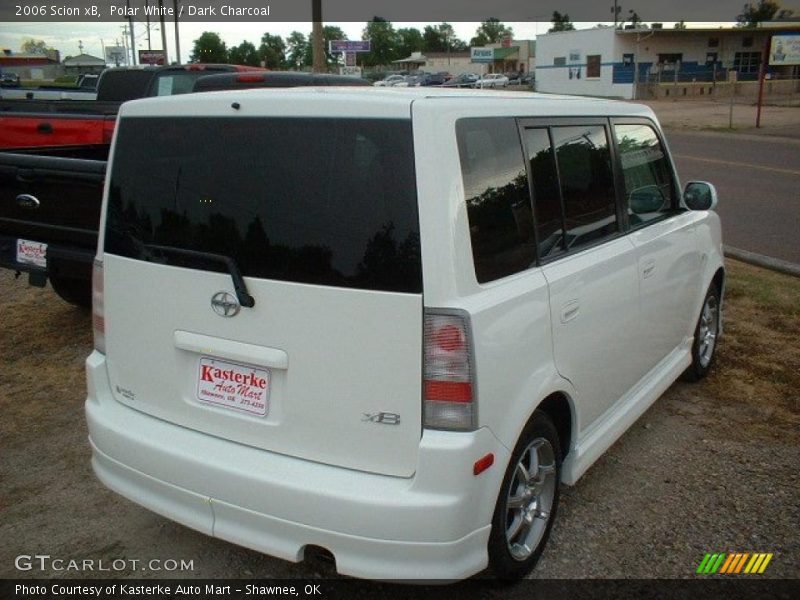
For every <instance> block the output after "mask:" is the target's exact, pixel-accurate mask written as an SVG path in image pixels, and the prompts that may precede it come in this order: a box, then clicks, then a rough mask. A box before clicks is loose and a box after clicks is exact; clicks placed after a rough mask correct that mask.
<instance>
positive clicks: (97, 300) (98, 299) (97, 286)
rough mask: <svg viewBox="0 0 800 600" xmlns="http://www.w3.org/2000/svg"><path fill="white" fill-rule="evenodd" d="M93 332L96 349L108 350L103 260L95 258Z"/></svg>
mask: <svg viewBox="0 0 800 600" xmlns="http://www.w3.org/2000/svg"><path fill="white" fill-rule="evenodd" d="M92 333H93V334H94V349H95V350H97V351H98V352H102V353H103V354H105V352H106V319H105V311H104V310H103V261H101V260H95V261H94V265H93V266H92Z"/></svg>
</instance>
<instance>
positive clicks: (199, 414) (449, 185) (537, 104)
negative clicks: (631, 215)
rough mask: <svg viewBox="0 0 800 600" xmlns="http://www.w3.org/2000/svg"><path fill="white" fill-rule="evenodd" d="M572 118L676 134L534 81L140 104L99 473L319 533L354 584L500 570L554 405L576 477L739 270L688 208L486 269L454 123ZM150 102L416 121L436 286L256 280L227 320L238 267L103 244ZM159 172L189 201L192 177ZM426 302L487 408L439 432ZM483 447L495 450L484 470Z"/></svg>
mask: <svg viewBox="0 0 800 600" xmlns="http://www.w3.org/2000/svg"><path fill="white" fill-rule="evenodd" d="M232 107H233V108H232ZM556 116H557V118H558V119H566V120H567V122H570V119H572V120H574V122H575V123H582V122H584V121H586V120H589V121H592V122H596V123H601V124H603V123H605V124H606V125H605V126H606V127H610V126H609V125H608V123H609V121H607V119H608V118H609V117H610V116H614V117H619V118H621V119H622V120H623V121H624V120H626V119H631V120H633V121H635V122H640V121H642V120H644V121H647V122H649V123H652V127H653V128H654V130H655V131H659V129H658V125H657V121H656V119H655V116H654V115H653V113H652V111H651V110H650V109H649V108H647V107H645V106H639V105H633V104H627V103H616V102H610V101H600V100H593V99H591V100H590V99H577V98H568V97H556V96H549V95H548V96H539V95H536V94H527V93H513V94H511V93H504V92H501V93H489V94H480V95H479V94H475V93H474V92H470V91H460V90H430V89H409V90H405V91H399V90H391V91H384V90H377V89H374V88H365V89H360V88H341V89H337V88H317V89H314V88H307V89H300V88H297V89H289V90H249V91H232V92H222V93H209V94H201V95H193V96H192V97H190V98H189V97H168V98H156V99H147V100H141V101H138V100H137V101H133V102H128V103H125V104H124V105H123V106H122V108H121V111H120V117H119V119H120V126H118V127H117V129H116V131H115V137H114V141H113V143H112V151H111V159H110V164H109V174H110V175H109V177H108V178H107V180H106V191H105V196H104V202H103V214H102V221H101V223H102V225H101V233H100V243H99V247H98V254H97V263H96V269H97V271H96V275H97V284H96V292H95V309H94V310H95V313H96V323H100V322H101V321H100V320H102V322H104V326H102V327H100V328H99V329H98V331H96V339H97V340H98V342H97V345H98V347H99V350H96V351H95V352H93V353H92V354H91V356H89V358H88V359H87V363H86V369H87V378H88V399H87V402H86V415H87V420H88V426H89V434H90V442H91V446H92V452H93V458H92V465H93V468H94V470H95V473H96V474H97V476H98V477H99V479H100V480H101V481H102V482H103V483H104V484H105V485H106V486H108V487H109V488H111V489H112V490H115V491H116V492H118V493H119V494H121V495H123V496H125V497H127V498H129V499H131V500H133V501H134V502H137V503H139V504H141V505H142V506H145V507H147V508H149V509H150V510H153V511H155V512H157V513H159V514H161V515H164V516H166V517H168V518H170V519H172V520H175V521H177V522H179V523H182V524H184V525H186V526H188V527H191V528H193V529H196V530H198V531H201V532H203V533H205V534H207V535H210V536H214V537H218V538H221V539H224V540H228V541H230V542H233V543H235V544H239V545H243V546H246V547H249V548H253V549H256V550H259V551H262V552H264V553H267V554H270V555H274V556H277V557H280V558H283V559H286V560H289V561H300V560H302V559H303V556H304V552H305V550H306V548H307V547H309V546H321V547H324V548H326V549H327V550H329V551H330V552H331V553H332V554H333V555H334V557H335V559H336V565H337V569H338V571H339V572H341V573H344V574H348V575H353V576H357V577H365V578H380V579H393V580H395V579H428V578H432V579H459V578H465V577H468V576H470V575H473V574H475V573H477V572H479V571H481V570H482V569H484V568H485V567H486V566H487V562H488V558H487V542H488V540H489V536H490V531H491V522H492V514H493V511H494V508H495V503H496V501H497V498H498V493H499V490H500V488H501V482H502V481H503V476H504V472H505V470H506V466H507V465H508V464H509V460H510V458H511V451H512V449H513V448H514V447H515V444H516V443H517V440H518V439H519V437H520V434H521V432H522V430H523V427H524V426H525V423H526V422H527V421H528V420H529V419H530V418H531V415H532V414H533V413H534V411H535V410H536V409H537V407H539V406H540V404H541V403H542V402H543V401H544V400H545V399H548V398H556V397H557V398H560V399H561V401H562V403H563V404H562V409H563V410H564V411H567V412H565V413H564V414H568V419H567V421H568V422H567V423H564V424H562V425H564V426H565V427H566V430H565V432H564V436H565V440H564V444H565V460H564V463H563V468H562V470H561V481H562V482H563V483H565V484H569V485H571V484H574V483H575V482H576V481H578V479H579V478H580V477H581V475H582V474H583V473H584V472H585V471H586V469H588V468H589V466H590V465H591V464H592V463H593V462H594V461H595V460H597V458H598V457H599V456H600V455H601V454H602V453H603V452H604V451H605V450H606V449H607V448H608V447H609V446H611V444H613V443H614V441H615V440H616V439H617V438H619V436H620V435H622V433H623V432H625V430H626V429H627V428H628V427H629V426H630V425H631V424H632V423H633V422H634V421H635V420H636V419H637V418H638V417H639V416H640V415H642V413H644V411H645V410H647V408H648V407H649V406H650V405H651V404H652V403H653V402H654V401H655V400H656V399H657V398H658V397H659V396H660V395H661V394H663V393H664V392H665V390H666V389H667V388H668V387H669V386H670V385H671V384H672V382H673V381H674V380H675V379H676V378H677V377H678V376H679V375H680V374H681V372H682V371H683V370H684V369H685V368H686V367H687V366H688V365H689V364H690V363H691V361H692V356H691V348H692V343H693V334H694V330H695V323H696V322H697V320H698V315H699V314H700V308H701V306H702V304H703V297H704V294H705V291H706V290H707V289H708V288H709V286H711V285H713V282H714V281H715V280H717V278H721V274H722V268H723V259H722V247H721V237H720V223H719V219H718V217H717V215H716V213H715V212H713V211H690V210H682V211H678V212H676V213H675V214H674V215H673V216H670V217H669V218H666V219H663V220H660V221H658V222H656V223H654V224H652V225H649V226H647V227H643V228H640V229H637V230H635V231H624V232H621V233H620V234H619V235H616V236H614V237H613V239H609V240H607V241H605V242H603V243H600V244H596V245H591V246H589V247H586V248H585V249H582V250H580V251H576V252H567V253H566V254H565V256H563V257H562V258H560V259H558V260H553V261H548V262H543V263H542V264H538V265H537V264H533V265H531V266H530V268H528V269H526V270H524V271H522V272H519V273H515V274H512V275H510V276H506V277H501V278H498V279H496V280H494V281H491V282H488V283H479V282H478V280H477V278H476V271H475V267H474V260H473V250H472V248H471V241H470V235H471V233H470V227H469V222H470V221H469V218H470V217H469V215H468V210H467V206H466V203H465V187H464V183H463V180H462V167H461V165H460V161H459V150H458V146H457V140H456V135H455V132H456V127H457V123H458V122H459V120H464V119H481V118H487V117H491V118H497V119H520V118H523V117H524V118H526V119H527V118H530V119H534V120H538V121H536V122H542V121H545V122H546V121H547V120H548V119H555V118H556ZM150 117H157V118H158V119H160V120H161V121H162V122H164V123H169V122H170V120H172V119H204V118H211V117H213V118H215V119H217V118H219V119H225V120H227V121H226V122H230V123H231V124H234V123H235V122H236V120H237V119H243V118H246V119H251V121H250V122H253V123H255V122H257V120H259V119H264V120H269V119H275V118H277V119H284V120H285V119H292V118H297V119H305V118H310V119H314V120H317V121H319V120H325V119H329V118H330V119H334V118H335V119H374V120H377V121H383V120H396V121H397V122H401V123H405V124H410V127H411V131H412V132H413V149H414V156H413V157H411V159H412V161H413V166H414V171H415V173H416V198H417V202H418V211H419V246H420V248H421V259H420V260H421V278H422V290H423V291H422V292H421V293H405V292H403V293H400V292H392V291H382V292H373V291H368V290H363V289H357V288H344V287H333V286H331V287H328V286H326V285H312V284H307V283H302V282H292V281H280V280H276V279H260V278H257V277H251V276H247V275H245V277H244V279H245V281H246V284H247V288H248V290H249V293H250V294H252V296H253V297H254V298H255V306H254V307H253V308H241V311H240V312H239V314H237V315H236V316H234V317H232V318H225V317H223V316H220V315H219V314H216V313H215V310H217V309H219V310H223V309H224V310H226V311H227V309H225V307H224V306H223V307H222V308H220V305H217V306H216V308H214V309H213V310H212V306H211V305H210V303H209V302H210V300H211V299H212V296H215V294H216V293H218V292H220V291H226V292H227V293H229V295H233V294H235V292H234V290H233V287H232V283H231V281H232V278H231V276H230V275H229V274H228V273H227V272H226V271H225V270H224V269H222V271H221V272H217V271H213V272H212V271H206V270H200V269H197V268H185V267H182V266H178V265H174V264H166V263H165V262H163V261H160V260H156V261H155V262H147V261H144V260H138V259H134V258H130V257H126V256H121V255H119V254H115V253H112V252H109V251H108V250H106V249H104V248H106V247H107V246H108V244H109V243H110V241H109V235H110V233H109V231H110V230H109V229H108V228H107V227H106V223H107V221H108V220H109V219H110V218H111V214H110V208H109V206H110V197H111V196H112V195H113V194H114V193H116V192H114V191H113V190H112V183H111V182H112V181H114V179H115V177H116V175H115V172H116V171H115V170H116V169H118V168H120V169H122V166H121V163H120V166H118V165H117V164H115V163H116V161H117V160H120V161H121V160H122V159H120V158H119V156H122V154H121V152H122V151H123V150H124V149H125V144H126V137H125V136H126V135H127V134H126V133H125V132H126V131H129V130H130V128H128V129H126V126H125V124H126V123H128V122H131V123H133V120H135V119H148V118H150ZM520 122H521V121H520ZM404 126H405V125H404ZM227 130H228V128H227V127H226V128H221V129H220V130H219V136H220V139H222V140H224V136H225V135H226V131H227ZM609 130H610V129H609ZM659 135H660V134H659ZM330 143H331V144H333V142H330ZM211 145H212V146H214V147H217V143H216V142H213V143H211ZM330 152H331V153H332V155H333V154H335V153H336V152H337V149H336V148H334V147H331V149H330ZM378 156H379V157H380V156H381V155H378ZM670 164H671V163H670ZM137 168H138V167H137ZM140 171H141V173H142V174H143V175H147V174H149V173H151V171H148V170H147V169H145V168H144V167H142V168H141V169H140ZM215 176H216V177H217V178H220V179H222V180H224V179H225V178H226V173H225V172H218V173H215ZM675 183H676V184H678V181H677V178H676V179H675ZM164 185H165V188H164V189H165V190H169V191H170V192H169V193H170V194H172V191H171V190H173V189H174V188H175V194H176V200H175V202H176V205H177V202H178V200H177V193H178V192H177V180H174V181H173V180H171V179H170V180H169V181H167V180H165V183H164ZM373 189H374V188H373ZM198 193H199V191H198ZM170 198H171V196H170ZM148 201H149V200H147V199H145V200H143V202H148ZM205 201H206V200H203V199H200V202H205ZM208 201H209V202H210V201H211V200H208ZM217 201H219V202H222V200H219V199H218V200H217ZM186 210H190V209H186ZM191 210H194V209H191ZM209 214H211V213H209ZM165 256H166V255H165ZM187 260H188V259H187ZM229 297H230V296H229ZM429 311H433V312H434V313H436V314H453V315H456V317H457V318H460V319H464V322H465V323H466V324H467V328H468V331H469V335H470V336H471V344H472V356H471V358H470V360H471V361H472V363H471V364H472V366H473V368H474V373H473V379H472V382H473V383H472V385H473V386H474V387H473V389H474V397H473V398H472V402H473V403H474V405H475V408H474V410H475V411H476V412H475V413H474V414H475V415H476V416H475V417H474V419H475V420H474V426H469V427H466V430H442V429H441V428H439V429H435V428H432V427H426V426H424V424H423V420H424V419H425V418H426V416H425V414H424V411H423V401H422V397H421V393H422V392H421V389H422V380H423V377H424V376H425V375H424V374H423V371H424V369H425V367H424V365H423V364H421V356H422V351H423V343H424V339H423V338H424V336H425V335H427V334H425V332H424V331H423V320H424V318H425V317H426V315H428V312H429ZM98 327H99V326H98ZM209 360H218V361H220V362H221V364H222V365H223V366H224V365H239V366H241V368H242V369H245V368H247V369H250V371H249V372H250V375H248V376H247V377H250V380H249V381H251V382H252V381H256V382H259V381H262V379H264V378H267V377H268V379H269V382H268V384H267V389H268V390H269V405H268V412H267V414H266V415H263V416H262V415H261V414H256V413H253V412H243V411H236V410H230V409H229V407H226V406H221V405H213V404H208V403H205V402H200V401H198V395H199V394H200V393H201V392H200V388H202V387H203V386H204V385H205V383H204V381H207V380H206V379H204V377H206V375H207V376H208V377H209V378H212V375H211V374H210V373H211V372H210V371H208V370H206V371H204V370H203V365H206V366H208V365H209V364H210V363H208V361H209ZM203 361H206V362H205V363H204V362H203ZM237 368H238V367H237ZM229 370H230V373H231V375H230V377H235V376H236V377H238V376H239V375H234V367H231V368H230V369H229ZM223 371H224V369H223ZM220 372H222V371H220ZM254 373H256V374H260V375H254ZM265 373H266V374H268V375H264V374H265ZM213 377H217V376H216V375H214V376H213ZM220 377H222V376H221V375H220ZM242 377H245V376H244V375H242ZM259 378H260V379H259ZM218 380H219V378H217V379H213V381H218ZM259 385H260V384H259ZM489 454H491V455H492V457H493V462H494V465H493V466H490V467H489V468H487V469H486V470H485V471H483V472H482V473H480V474H479V475H474V471H475V470H476V467H475V463H476V461H478V460H479V459H481V457H486V456H487V455H489Z"/></svg>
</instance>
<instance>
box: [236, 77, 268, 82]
mask: <svg viewBox="0 0 800 600" xmlns="http://www.w3.org/2000/svg"><path fill="white" fill-rule="evenodd" d="M236 81H239V82H241V83H260V82H262V81H264V76H263V75H237V76H236Z"/></svg>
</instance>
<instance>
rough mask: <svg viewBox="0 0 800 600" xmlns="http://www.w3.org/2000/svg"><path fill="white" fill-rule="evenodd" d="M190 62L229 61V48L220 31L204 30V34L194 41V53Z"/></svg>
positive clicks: (190, 57)
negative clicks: (220, 35)
mask: <svg viewBox="0 0 800 600" xmlns="http://www.w3.org/2000/svg"><path fill="white" fill-rule="evenodd" d="M189 62H193V63H197V62H202V63H227V62H228V48H227V47H226V46H225V42H223V41H222V38H220V37H219V34H218V33H213V32H211V31H204V32H203V33H202V35H201V36H200V37H199V38H197V39H196V40H195V41H194V46H193V48H192V54H191V55H190V56H189Z"/></svg>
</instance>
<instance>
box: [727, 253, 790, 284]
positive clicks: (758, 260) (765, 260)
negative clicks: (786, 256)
mask: <svg viewBox="0 0 800 600" xmlns="http://www.w3.org/2000/svg"><path fill="white" fill-rule="evenodd" d="M722 251H723V252H724V254H725V256H729V257H730V258H734V259H736V260H740V261H742V262H745V263H749V264H751V265H755V266H757V267H763V268H764V269H770V270H772V271H777V272H778V273H783V274H785V275H793V276H794V277H800V265H798V264H796V263H792V262H789V261H787V260H781V259H780V258H772V257H770V256H764V255H763V254H756V253H755V252H748V251H747V250H739V249H738V248H731V247H730V246H722Z"/></svg>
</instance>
